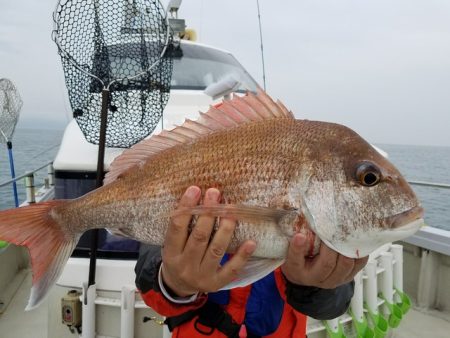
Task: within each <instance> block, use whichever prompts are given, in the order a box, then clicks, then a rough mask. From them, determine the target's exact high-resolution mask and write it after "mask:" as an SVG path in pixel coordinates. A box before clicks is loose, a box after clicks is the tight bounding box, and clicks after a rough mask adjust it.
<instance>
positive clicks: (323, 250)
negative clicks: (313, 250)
mask: <svg viewBox="0 0 450 338" xmlns="http://www.w3.org/2000/svg"><path fill="white" fill-rule="evenodd" d="M337 258H338V253H337V252H336V251H334V250H332V249H330V248H329V247H327V246H326V245H325V244H324V243H322V244H321V245H320V250H319V254H318V255H317V256H316V257H315V258H314V259H313V260H311V265H310V268H309V270H310V271H309V275H310V276H311V280H315V281H317V282H319V283H323V282H324V281H326V280H327V278H328V277H329V276H330V275H331V273H332V272H333V270H334V268H335V267H336V263H337Z"/></svg>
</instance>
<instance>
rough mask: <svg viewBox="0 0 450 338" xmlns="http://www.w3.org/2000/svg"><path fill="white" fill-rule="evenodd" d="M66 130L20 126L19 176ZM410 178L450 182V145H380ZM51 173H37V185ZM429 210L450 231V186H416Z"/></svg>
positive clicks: (4, 170) (0, 203) (1, 192)
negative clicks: (21, 127) (445, 187)
mask: <svg viewBox="0 0 450 338" xmlns="http://www.w3.org/2000/svg"><path fill="white" fill-rule="evenodd" d="M62 134H63V131H62V130H38V129H17V130H16V132H15V133H14V137H13V139H12V143H13V155H14V164H15V169H16V176H20V175H22V174H24V173H25V172H27V171H31V170H33V169H35V168H38V167H41V166H43V165H45V164H46V163H48V162H50V161H52V160H53V159H54V158H55V156H56V153H57V151H58V146H59V143H60V142H61V137H62ZM1 146H2V145H1V144H0V183H1V182H4V181H7V180H8V179H10V178H11V176H10V169H9V159H8V152H7V149H6V145H3V149H1ZM378 146H379V147H380V148H381V149H383V150H385V151H386V152H387V153H388V154H389V159H390V160H391V161H392V162H393V163H394V164H395V165H396V166H397V168H398V169H399V170H400V171H401V172H402V173H403V175H404V176H405V177H406V178H407V179H408V180H413V181H428V182H435V183H445V184H450V147H431V146H409V145H408V146H406V145H391V144H378ZM46 175H47V169H46V168H44V169H43V170H41V171H40V172H38V173H37V175H36V177H35V184H36V185H37V186H38V185H42V184H43V181H44V178H45V177H46ZM17 186H18V191H19V199H20V201H23V200H25V188H24V187H25V185H24V180H20V181H19V182H17ZM413 189H414V190H415V191H416V193H417V195H418V196H419V199H420V200H421V202H422V205H423V207H424V209H425V221H426V223H427V224H428V225H430V226H434V227H438V228H441V229H446V230H450V189H441V188H429V187H421V186H413ZM12 191H13V190H12V186H11V185H8V186H6V187H0V209H6V208H12V207H14V197H13V193H12Z"/></svg>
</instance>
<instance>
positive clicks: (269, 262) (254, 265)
mask: <svg viewBox="0 0 450 338" xmlns="http://www.w3.org/2000/svg"><path fill="white" fill-rule="evenodd" d="M283 263H284V259H269V258H260V257H251V258H250V259H249V260H248V261H247V263H246V264H245V265H244V267H243V269H242V270H241V271H239V275H238V277H237V278H236V279H235V280H234V281H232V282H231V283H229V284H227V285H225V286H224V287H223V288H221V290H229V289H233V288H237V287H244V286H246V285H249V284H252V283H254V282H256V281H258V280H260V279H261V278H263V277H265V276H267V275H268V274H269V273H271V272H272V271H273V270H275V269H276V268H278V267H279V266H280V265H281V264H283Z"/></svg>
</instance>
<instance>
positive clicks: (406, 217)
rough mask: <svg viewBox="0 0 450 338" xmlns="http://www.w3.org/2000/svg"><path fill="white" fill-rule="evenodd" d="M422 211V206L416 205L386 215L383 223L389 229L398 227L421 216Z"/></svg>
mask: <svg viewBox="0 0 450 338" xmlns="http://www.w3.org/2000/svg"><path fill="white" fill-rule="evenodd" d="M423 213H424V211H423V208H422V207H421V206H419V205H418V206H415V207H414V208H412V209H409V210H406V211H403V212H401V213H399V214H396V215H393V216H389V217H386V218H385V219H384V224H385V226H387V227H388V228H391V229H395V228H400V227H402V226H404V225H407V224H409V223H411V222H414V221H416V220H418V219H421V218H423Z"/></svg>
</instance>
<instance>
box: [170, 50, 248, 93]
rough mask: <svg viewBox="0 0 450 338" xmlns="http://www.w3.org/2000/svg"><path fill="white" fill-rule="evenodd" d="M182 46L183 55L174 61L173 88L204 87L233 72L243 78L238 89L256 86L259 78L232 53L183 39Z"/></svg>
mask: <svg viewBox="0 0 450 338" xmlns="http://www.w3.org/2000/svg"><path fill="white" fill-rule="evenodd" d="M180 47H181V51H182V56H181V57H177V58H174V61H173V74H172V83H171V86H172V89H192V90H203V89H205V88H206V87H207V86H209V85H210V84H212V83H215V82H219V81H220V80H222V79H224V78H225V77H227V76H230V75H232V76H233V78H235V79H237V80H239V81H240V82H241V85H240V87H239V88H238V91H245V90H252V91H255V90H256V88H257V83H256V81H255V80H254V79H253V78H252V77H251V76H250V74H249V73H248V72H247V71H246V70H245V69H244V67H242V65H241V64H240V63H239V62H238V61H237V60H236V58H235V57H234V56H233V55H231V54H229V53H227V52H224V51H220V50H217V49H213V48H210V47H206V46H200V45H194V44H187V43H182V44H181V46H180Z"/></svg>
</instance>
